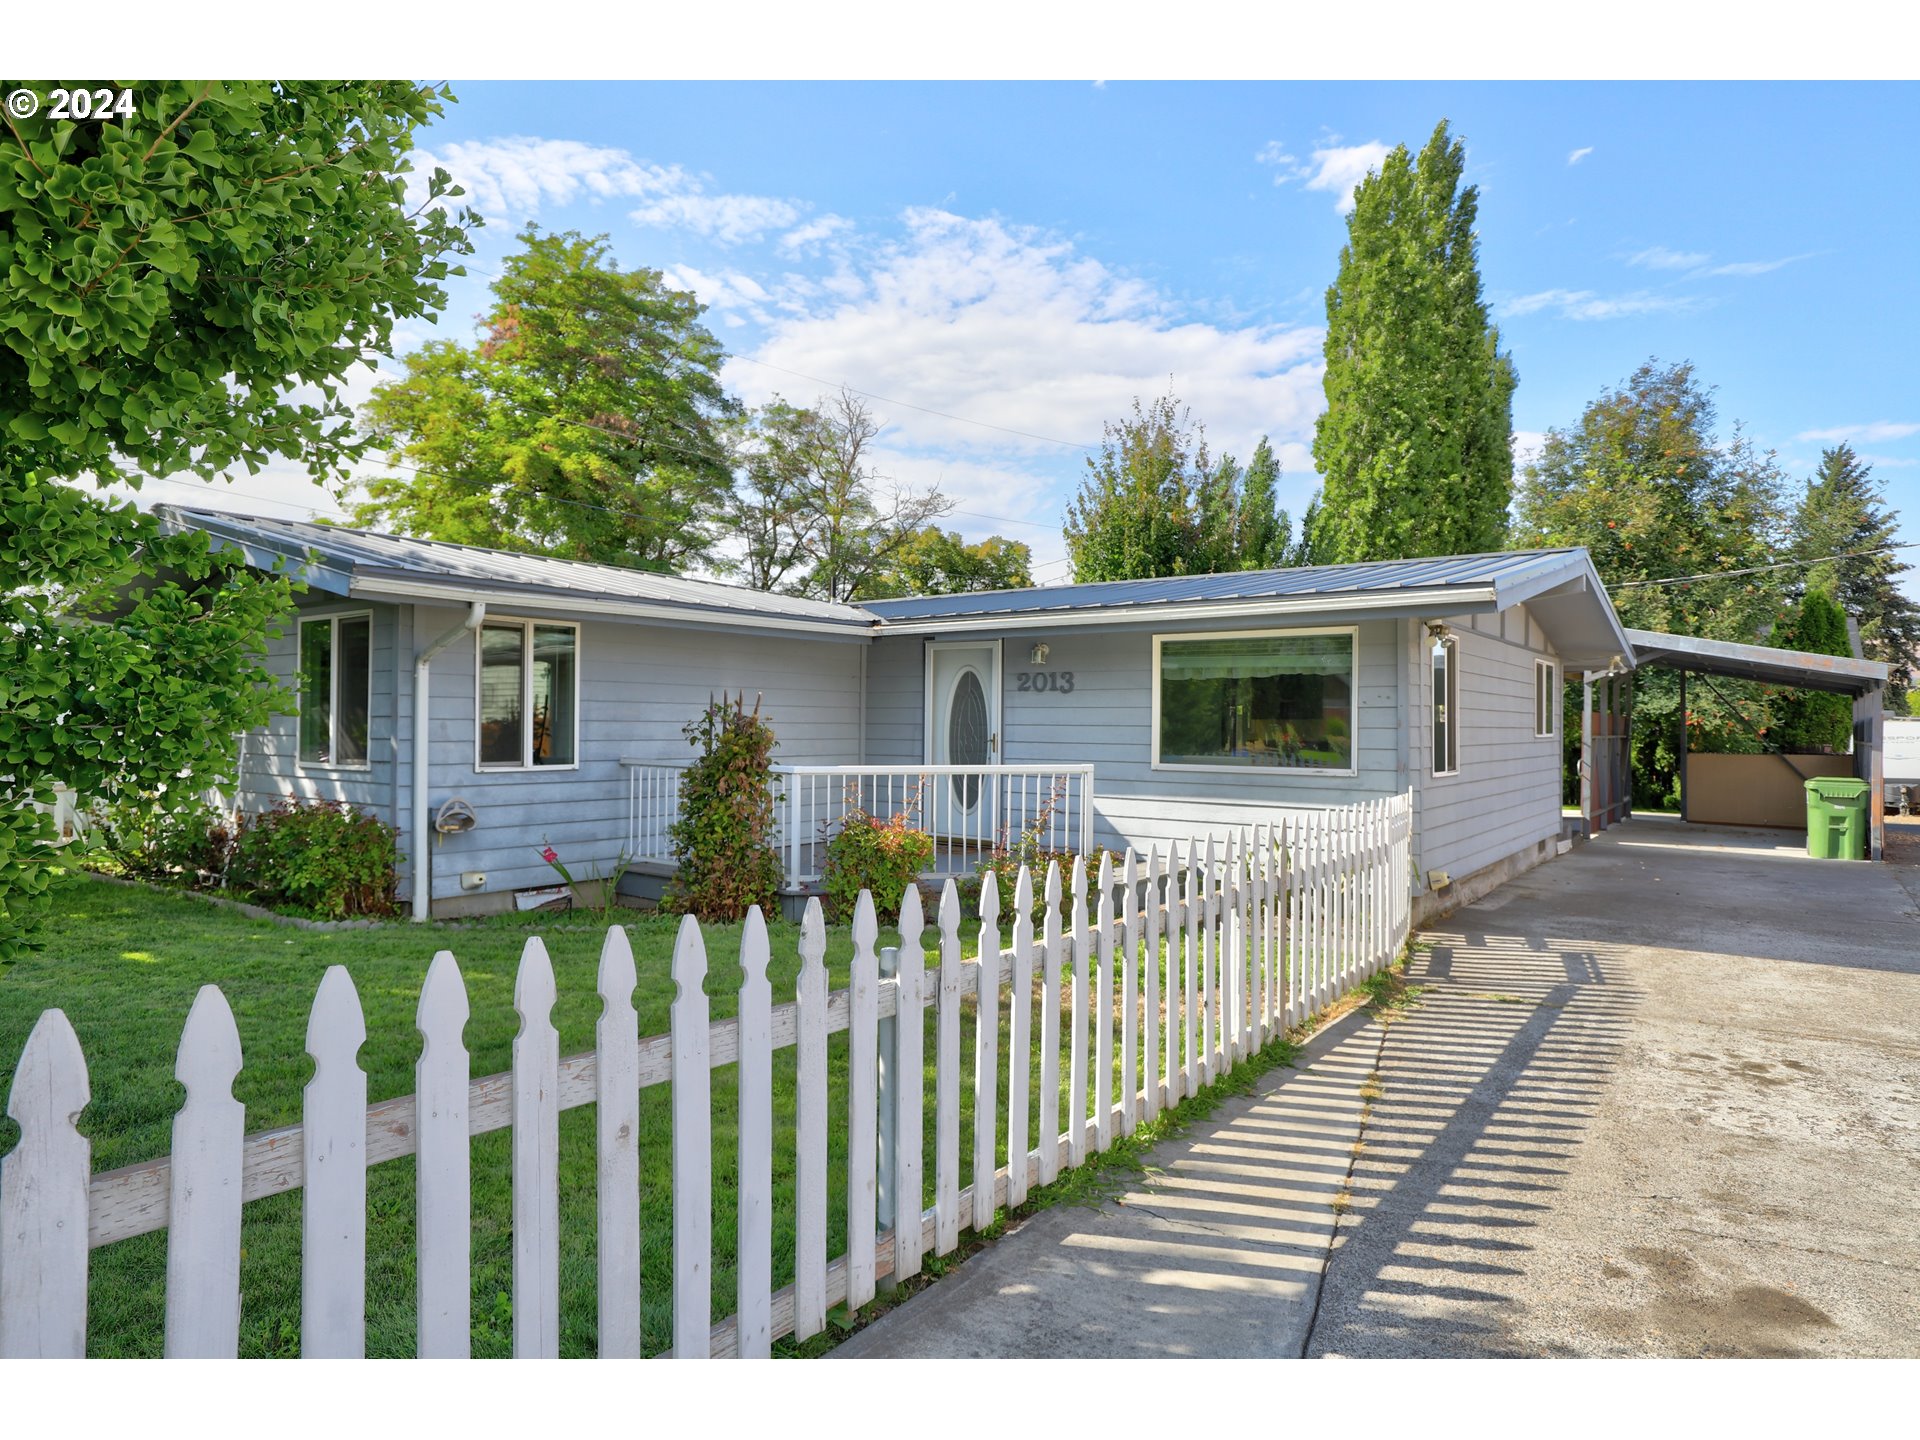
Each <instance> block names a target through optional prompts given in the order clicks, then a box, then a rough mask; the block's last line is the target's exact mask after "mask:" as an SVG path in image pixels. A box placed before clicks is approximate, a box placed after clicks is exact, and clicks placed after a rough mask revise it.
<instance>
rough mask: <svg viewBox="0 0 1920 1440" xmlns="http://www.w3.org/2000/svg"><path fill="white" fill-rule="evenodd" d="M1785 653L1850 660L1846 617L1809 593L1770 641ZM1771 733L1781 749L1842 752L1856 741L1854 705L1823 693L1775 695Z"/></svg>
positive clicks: (1820, 594) (1821, 595) (1821, 594)
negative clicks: (1853, 740)
mask: <svg viewBox="0 0 1920 1440" xmlns="http://www.w3.org/2000/svg"><path fill="white" fill-rule="evenodd" d="M1770 643H1772V644H1774V645H1777V646H1779V647H1780V648H1781V649H1783V650H1805V651H1807V652H1808V653H1810V654H1814V655H1851V654H1852V653H1853V645H1852V642H1851V641H1850V640H1849V638H1848V636H1847V615H1846V612H1845V611H1844V610H1842V609H1841V608H1840V607H1839V606H1838V605H1837V604H1835V603H1834V599H1833V597H1832V596H1831V595H1829V594H1828V593H1827V592H1826V591H1824V590H1819V589H1809V590H1808V591H1807V593H1806V594H1805V595H1803V596H1801V597H1800V604H1799V605H1798V606H1797V607H1796V608H1795V609H1794V610H1793V612H1792V613H1791V614H1790V615H1789V616H1788V618H1787V620H1786V621H1785V622H1784V623H1782V624H1780V625H1778V626H1776V627H1775V629H1774V633H1773V637H1772V640H1771V642H1770ZM1767 714H1768V720H1767V734H1768V738H1769V739H1770V740H1772V742H1773V743H1774V744H1775V745H1777V746H1779V748H1780V749H1782V750H1787V751H1794V752H1802V753H1804V752H1807V751H1817V750H1830V751H1835V752H1844V751H1845V750H1846V748H1847V746H1848V744H1849V743H1850V742H1851V740H1852V738H1853V702H1852V701H1851V700H1849V699H1848V698H1847V697H1846V696H1845V695H1832V694H1828V693H1827V692H1825V691H1822V690H1802V689H1797V688H1796V689H1790V690H1782V691H1778V692H1776V693H1775V694H1774V695H1773V696H1772V697H1771V700H1770V703H1769V704H1768V707H1767Z"/></svg>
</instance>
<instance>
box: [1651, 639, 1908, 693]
mask: <svg viewBox="0 0 1920 1440" xmlns="http://www.w3.org/2000/svg"><path fill="white" fill-rule="evenodd" d="M1627 639H1628V640H1629V641H1631V642H1632V644H1633V655H1634V661H1635V663H1636V664H1638V665H1665V666H1667V667H1668V668H1670V669H1674V670H1691V671H1693V672H1695V673H1696V674H1705V675H1731V676H1733V677H1734V678H1736V679H1740V680H1759V681H1763V682H1765V683H1767V684H1770V685H1796V686H1799V687H1801V688H1802V689H1806V690H1831V691H1834V692H1836V693H1838V694H1841V695H1865V694H1868V693H1869V692H1871V691H1874V690H1879V689H1881V688H1883V687H1884V686H1885V685H1886V683H1887V667H1886V666H1885V665H1883V664H1881V663H1880V662H1879V661H1878V660H1856V659H1854V658H1853V657H1851V656H1847V655H1815V654H1811V653H1809V652H1808V651H1805V650H1776V649H1774V648H1773V647H1772V646H1769V645H1743V644H1740V643H1738V642H1736V641H1733V640H1701V639H1699V638H1697V637H1695V636H1692V635H1663V634H1661V633H1660V632H1659V631H1656V630H1629V631H1627Z"/></svg>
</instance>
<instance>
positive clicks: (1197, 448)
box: [1065, 395, 1297, 581]
mask: <svg viewBox="0 0 1920 1440" xmlns="http://www.w3.org/2000/svg"><path fill="white" fill-rule="evenodd" d="M1087 469H1088V471H1089V472H1090V473H1089V474H1088V476H1087V478H1086V480H1085V481H1083V482H1082V484H1081V486H1080V493H1079V494H1078V495H1076V496H1075V497H1074V499H1073V500H1072V501H1071V502H1069V504H1068V506H1067V519H1066V525H1065V532H1066V540H1067V554H1068V556H1069V557H1070V558H1071V559H1072V561H1073V573H1074V578H1075V579H1076V580H1082V581H1088V580H1138V579H1144V578H1147V577H1149V576H1155V575H1214V574H1224V573H1225V572H1227V571H1231V570H1260V569H1266V568H1268V567H1271V566H1276V565H1285V564H1290V563H1297V561H1296V560H1294V559H1293V558H1291V557H1292V552H1293V546H1292V543H1291V535H1292V530H1293V522H1292V520H1291V518H1290V517H1289V516H1288V514H1287V512H1286V511H1285V510H1282V509H1279V508H1277V506H1276V504H1275V491H1276V489H1277V487H1278V484H1279V478H1280V464H1279V461H1278V459H1277V458H1276V457H1275V456H1274V454H1273V447H1272V446H1271V445H1270V444H1269V443H1268V441H1267V439H1266V437H1265V436H1262V437H1261V439H1260V443H1259V444H1258V445H1257V446H1255V447H1254V452H1253V461H1252V463H1251V464H1249V465H1248V466H1246V467H1245V468H1244V469H1243V468H1242V467H1241V465H1240V463H1239V462H1238V461H1237V460H1235V459H1234V458H1233V457H1232V456H1231V455H1223V456H1221V457H1220V458H1219V459H1218V460H1217V461H1216V460H1214V459H1213V458H1212V457H1211V456H1210V455H1209V454H1208V451H1207V441H1206V433H1205V429H1204V427H1202V426H1200V425H1198V424H1197V423H1196V422H1195V421H1194V420H1193V417H1192V414H1191V412H1190V411H1187V410H1184V409H1182V408H1181V406H1180V402H1179V401H1178V400H1176V399H1174V398H1173V397H1172V396H1171V395H1166V396H1162V397H1161V398H1159V399H1158V400H1155V401H1154V402H1153V403H1152V404H1150V405H1146V406H1143V405H1142V404H1141V403H1140V401H1139V400H1138V399H1135V401H1134V402H1133V418H1132V419H1131V420H1126V421H1122V422H1119V423H1117V424H1116V423H1109V424H1108V425H1107V427H1106V437H1105V440H1104V443H1103V444H1102V445H1101V447H1100V454H1099V455H1098V456H1097V457H1093V458H1090V459H1089V460H1088V461H1087Z"/></svg>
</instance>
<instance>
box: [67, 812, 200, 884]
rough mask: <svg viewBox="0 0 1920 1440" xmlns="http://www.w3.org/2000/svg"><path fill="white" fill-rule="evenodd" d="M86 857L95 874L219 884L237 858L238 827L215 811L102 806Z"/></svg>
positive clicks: (91, 829)
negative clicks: (100, 872)
mask: <svg viewBox="0 0 1920 1440" xmlns="http://www.w3.org/2000/svg"><path fill="white" fill-rule="evenodd" d="M88 828H89V832H90V833H89V834H88V837H87V840H88V842H89V843H88V844H87V848H86V850H85V851H84V852H83V853H84V854H85V855H86V863H87V864H88V865H89V866H91V867H92V868H95V869H99V870H103V871H107V872H110V873H114V874H120V875H131V876H135V877H137V878H139V879H142V880H172V879H181V880H184V881H185V882H186V883H187V884H189V885H198V884H203V883H206V882H210V881H212V882H217V881H218V880H219V879H220V878H221V877H222V876H224V875H225V874H226V871H227V866H228V863H229V861H230V860H231V859H232V857H233V847H234V838H235V835H234V824H233V822H232V820H231V819H230V818H229V817H228V816H227V815H226V814H225V813H223V812H222V811H220V810H217V809H215V808H214V807H213V806H211V805H198V806H195V807H193V808H191V809H186V810H179V811H166V810H162V809H160V808H158V802H157V801H156V800H155V799H154V798H152V797H141V798H128V799H123V800H121V801H119V802H118V803H116V804H113V805H100V806H96V807H95V809H94V810H93V812H92V815H91V818H90V824H89V827H88Z"/></svg>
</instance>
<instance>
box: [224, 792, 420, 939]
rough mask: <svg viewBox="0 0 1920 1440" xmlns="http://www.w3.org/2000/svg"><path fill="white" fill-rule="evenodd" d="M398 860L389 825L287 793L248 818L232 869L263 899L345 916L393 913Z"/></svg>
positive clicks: (267, 902)
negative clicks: (395, 873) (272, 804)
mask: <svg viewBox="0 0 1920 1440" xmlns="http://www.w3.org/2000/svg"><path fill="white" fill-rule="evenodd" d="M399 863H400V855H399V852H398V849H397V847H396V844H395V837H394V830H393V827H392V826H390V825H387V824H385V823H384V822H382V821H380V820H379V819H377V818H375V817H374V816H372V815H356V814H354V813H353V811H352V810H351V809H350V808H349V807H348V806H346V805H343V804H339V803H337V802H335V801H331V800H315V801H312V802H309V803H304V804H303V803H302V802H300V801H298V800H295V799H292V798H287V799H284V800H282V801H281V802H280V803H279V804H278V805H276V806H275V807H274V808H273V809H271V810H268V811H266V812H264V813H263V814H259V815H254V816H250V817H248V818H247V821H246V823H245V824H244V825H243V826H242V827H241V830H240V834H239V837H238V839H237V840H236V841H235V844H234V851H233V863H232V868H231V872H230V874H231V878H232V879H233V881H234V882H235V883H236V884H239V885H241V886H244V887H245V888H246V889H248V890H249V891H251V892H252V893H253V896H254V898H255V899H257V900H259V901H260V902H261V903H262V904H264V905H274V906H286V907H289V908H293V909H297V910H301V911H305V912H306V913H308V914H311V915H316V916H318V917H320V918H321V919H323V920H343V919H345V918H347V917H348V916H350V915H391V914H393V912H394V908H395V906H394V889H395V883H394V872H395V870H396V868H397V867H398V865H399Z"/></svg>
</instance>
